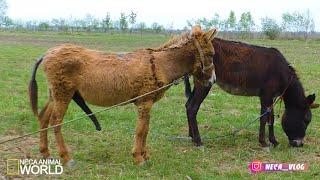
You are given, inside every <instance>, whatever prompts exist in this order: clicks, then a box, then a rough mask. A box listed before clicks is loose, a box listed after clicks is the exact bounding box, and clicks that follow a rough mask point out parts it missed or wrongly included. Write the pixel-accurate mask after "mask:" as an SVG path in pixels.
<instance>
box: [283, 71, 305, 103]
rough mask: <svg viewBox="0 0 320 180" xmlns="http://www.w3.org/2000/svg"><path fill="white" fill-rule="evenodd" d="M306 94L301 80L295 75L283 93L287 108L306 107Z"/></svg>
mask: <svg viewBox="0 0 320 180" xmlns="http://www.w3.org/2000/svg"><path fill="white" fill-rule="evenodd" d="M305 99H306V97H305V94H304V89H303V87H302V84H301V82H300V81H299V79H298V78H297V77H294V78H293V79H292V81H291V83H290V85H289V86H288V89H287V90H286V92H285V93H284V95H283V100H284V103H285V107H286V108H304V105H305Z"/></svg>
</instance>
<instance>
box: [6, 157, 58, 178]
mask: <svg viewBox="0 0 320 180" xmlns="http://www.w3.org/2000/svg"><path fill="white" fill-rule="evenodd" d="M62 173H63V166H62V164H61V162H60V160H59V159H38V160H37V159H8V160H7V175H9V176H17V175H59V174H62Z"/></svg>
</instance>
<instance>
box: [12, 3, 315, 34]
mask: <svg viewBox="0 0 320 180" xmlns="http://www.w3.org/2000/svg"><path fill="white" fill-rule="evenodd" d="M7 3H8V6H9V9H8V15H9V16H10V17H12V18H14V19H23V20H26V19H28V20H29V19H37V20H47V19H52V18H60V17H62V18H68V17H70V16H72V17H79V18H82V17H84V16H85V15H86V14H91V15H94V16H95V17H97V18H103V17H104V16H105V14H106V12H110V13H111V18H112V19H118V17H119V15H120V12H125V13H129V12H130V11H131V10H133V11H135V12H137V15H138V16H137V21H138V22H141V21H142V22H146V23H147V24H148V25H150V24H152V23H153V22H158V23H160V24H162V25H164V26H165V27H168V26H170V25H171V24H173V27H174V28H183V27H184V26H186V21H187V20H190V19H198V18H201V17H206V18H210V19H211V18H212V17H213V16H214V14H215V13H218V14H219V15H220V18H227V17H228V14H229V12H230V11H231V10H234V11H235V13H236V15H237V20H239V18H240V15H241V13H242V12H245V11H250V12H251V14H252V15H253V17H254V19H255V22H256V24H259V23H260V19H261V18H262V17H265V16H268V17H271V18H274V19H277V20H278V22H280V21H281V15H282V13H284V12H293V11H300V12H304V11H306V10H307V9H309V10H310V12H311V15H312V16H313V18H314V20H315V24H316V30H318V31H319V30H320V0H265V1H262V0H241V1H240V0H191V1H190V0H157V1H154V0H114V1H112V0H7Z"/></svg>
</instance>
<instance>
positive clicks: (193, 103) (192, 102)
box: [186, 81, 211, 146]
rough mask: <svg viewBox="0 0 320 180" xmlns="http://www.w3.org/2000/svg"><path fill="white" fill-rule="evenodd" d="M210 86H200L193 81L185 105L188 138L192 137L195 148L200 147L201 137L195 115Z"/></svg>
mask: <svg viewBox="0 0 320 180" xmlns="http://www.w3.org/2000/svg"><path fill="white" fill-rule="evenodd" d="M210 89H211V86H207V87H205V86H202V85H201V84H199V83H197V82H196V81H195V86H194V90H193V92H192V94H191V96H190V97H189V99H188V101H187V103H186V109H187V116H188V125H189V136H191V137H192V141H193V142H194V143H195V144H196V146H202V142H201V137H200V133H199V129H198V122H197V113H198V111H199V108H200V105H201V103H202V102H203V100H204V99H205V98H206V96H207V95H208V93H209V91H210Z"/></svg>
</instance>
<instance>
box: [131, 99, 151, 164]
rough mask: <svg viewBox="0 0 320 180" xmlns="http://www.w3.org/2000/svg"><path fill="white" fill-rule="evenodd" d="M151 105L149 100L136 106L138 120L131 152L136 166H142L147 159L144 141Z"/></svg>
mask: <svg viewBox="0 0 320 180" xmlns="http://www.w3.org/2000/svg"><path fill="white" fill-rule="evenodd" d="M152 105H153V101H151V100H150V101H144V102H141V103H138V104H137V107H138V120H137V123H136V135H135V143H134V147H133V151H132V155H133V157H134V158H135V163H136V164H137V165H142V164H144V163H145V161H146V160H148V158H149V157H148V154H147V150H146V140H147V135H148V131H149V121H150V110H151V107H152Z"/></svg>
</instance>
